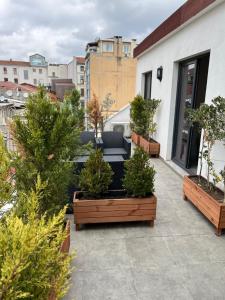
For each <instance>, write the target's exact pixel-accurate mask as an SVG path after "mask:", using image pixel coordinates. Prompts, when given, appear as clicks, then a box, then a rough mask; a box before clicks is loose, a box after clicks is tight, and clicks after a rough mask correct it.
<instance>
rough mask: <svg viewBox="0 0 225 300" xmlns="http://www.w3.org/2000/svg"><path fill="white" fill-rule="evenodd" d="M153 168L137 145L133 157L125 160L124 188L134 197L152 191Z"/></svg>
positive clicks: (143, 195)
mask: <svg viewBox="0 0 225 300" xmlns="http://www.w3.org/2000/svg"><path fill="white" fill-rule="evenodd" d="M154 177H155V170H154V168H153V167H152V166H150V163H149V157H148V155H147V154H146V153H145V151H144V150H143V149H142V148H140V147H137V148H136V149H135V151H134V155H133V157H131V158H130V159H129V160H127V161H126V162H125V176H124V180H123V185H124V188H125V189H126V190H127V192H128V194H130V195H132V196H134V197H145V196H147V195H148V194H151V193H153V192H154Z"/></svg>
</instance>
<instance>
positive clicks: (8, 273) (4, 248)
mask: <svg viewBox="0 0 225 300" xmlns="http://www.w3.org/2000/svg"><path fill="white" fill-rule="evenodd" d="M40 190H42V187H41V184H40V181H38V183H37V190H36V191H32V192H30V193H29V194H28V195H25V194H21V195H20V199H19V201H23V203H26V210H24V214H23V217H19V216H17V215H16V214H15V212H11V213H10V214H9V215H7V216H6V217H5V219H4V221H1V222H0V299H1V300H13V299H27V300H30V299H35V300H36V299H41V300H44V299H46V300H47V299H48V296H49V294H50V292H51V290H52V287H54V291H55V293H56V299H61V298H62V297H63V295H65V293H66V291H67V289H68V276H69V274H70V261H71V257H70V256H66V255H65V254H63V253H62V252H61V251H60V247H61V244H62V242H63V241H64V239H65V237H66V230H65V226H64V214H65V209H64V210H61V211H60V212H59V213H58V214H57V215H54V216H53V217H52V218H49V219H47V218H46V215H42V216H41V217H40V215H39V208H38V202H41V201H40V198H41V197H42V195H41V193H40V192H39V191H40ZM22 198H24V199H22Z"/></svg>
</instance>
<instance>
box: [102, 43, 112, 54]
mask: <svg viewBox="0 0 225 300" xmlns="http://www.w3.org/2000/svg"><path fill="white" fill-rule="evenodd" d="M103 52H113V43H110V42H105V43H103Z"/></svg>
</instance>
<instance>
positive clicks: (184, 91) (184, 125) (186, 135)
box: [173, 60, 197, 168]
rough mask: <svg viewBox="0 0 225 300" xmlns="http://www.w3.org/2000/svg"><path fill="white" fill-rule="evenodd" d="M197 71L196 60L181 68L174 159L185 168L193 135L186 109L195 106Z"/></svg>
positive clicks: (184, 64) (182, 65)
mask: <svg viewBox="0 0 225 300" xmlns="http://www.w3.org/2000/svg"><path fill="white" fill-rule="evenodd" d="M196 69H197V61H196V60H193V61H190V62H187V63H183V64H181V66H180V79H179V87H178V101H177V114H176V122H175V132H174V146H175V147H174V153H173V158H174V160H175V161H176V162H177V163H178V164H179V165H181V166H182V167H184V168H187V167H188V151H189V143H190V135H191V127H190V124H189V122H188V119H187V111H186V109H187V108H193V106H194V94H195V78H196Z"/></svg>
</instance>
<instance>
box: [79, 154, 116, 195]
mask: <svg viewBox="0 0 225 300" xmlns="http://www.w3.org/2000/svg"><path fill="white" fill-rule="evenodd" d="M112 175H113V171H112V169H111V167H110V165H109V163H107V162H105V161H104V160H103V154H102V151H101V150H100V149H97V150H96V151H94V152H92V153H91V154H90V157H89V158H88V160H87V162H86V163H85V166H84V168H83V169H82V171H81V173H80V182H79V183H80V188H81V190H83V191H87V193H88V195H89V196H91V197H95V198H97V197H99V196H100V195H101V194H103V193H105V192H107V190H108V187H109V185H110V183H111V182H112Z"/></svg>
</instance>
